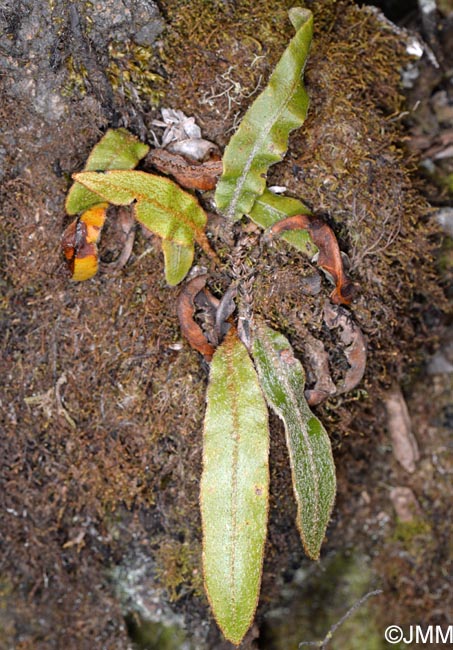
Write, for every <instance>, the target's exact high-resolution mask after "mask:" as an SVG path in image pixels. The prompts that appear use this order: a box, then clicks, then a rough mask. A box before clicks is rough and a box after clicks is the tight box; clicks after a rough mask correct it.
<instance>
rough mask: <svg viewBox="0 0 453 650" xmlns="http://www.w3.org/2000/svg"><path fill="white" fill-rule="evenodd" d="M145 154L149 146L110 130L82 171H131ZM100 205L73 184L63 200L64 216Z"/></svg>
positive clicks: (81, 186)
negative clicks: (64, 202)
mask: <svg viewBox="0 0 453 650" xmlns="http://www.w3.org/2000/svg"><path fill="white" fill-rule="evenodd" d="M148 151H149V146H148V145H147V144H143V143H142V142H140V141H139V140H138V139H137V138H136V137H135V136H134V135H132V133H129V131H127V130H126V129H109V130H108V131H106V133H105V135H104V137H103V138H102V139H101V140H99V142H98V143H97V145H95V147H94V148H93V150H92V152H91V154H90V156H89V158H88V160H87V163H86V165H85V170H86V171H105V170H107V169H133V168H134V167H136V166H137V165H138V163H139V162H140V160H141V159H142V158H144V157H145V156H146V154H147V153H148ZM99 202H100V201H99V196H98V195H97V194H95V193H94V192H91V191H90V190H88V189H87V188H86V187H84V186H83V185H81V184H80V183H74V185H73V186H72V187H71V189H70V190H69V192H68V195H67V197H66V212H67V213H68V214H77V213H78V212H82V211H84V210H87V209H88V208H90V207H91V206H93V205H96V203H99Z"/></svg>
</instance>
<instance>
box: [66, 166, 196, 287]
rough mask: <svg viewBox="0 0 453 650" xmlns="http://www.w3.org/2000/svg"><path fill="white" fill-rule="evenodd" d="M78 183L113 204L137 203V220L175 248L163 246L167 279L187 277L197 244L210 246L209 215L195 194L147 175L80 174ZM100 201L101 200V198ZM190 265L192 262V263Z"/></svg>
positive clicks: (134, 172) (116, 173)
mask: <svg viewBox="0 0 453 650" xmlns="http://www.w3.org/2000/svg"><path fill="white" fill-rule="evenodd" d="M74 178H75V180H77V181H79V182H80V183H82V184H83V185H84V186H85V187H87V188H88V189H89V190H90V191H92V192H95V193H96V194H97V195H98V197H99V196H101V197H102V198H104V199H105V200H106V201H109V203H113V204H114V205H129V204H131V203H133V202H135V205H134V211H135V217H136V219H137V220H138V221H139V222H140V223H142V224H143V225H144V226H145V227H146V228H148V230H150V231H151V232H153V233H154V234H156V235H158V236H159V237H161V238H162V239H163V240H164V241H165V242H170V243H171V244H172V246H168V245H165V246H164V256H165V262H166V265H167V264H168V266H166V277H167V281H168V283H169V284H172V285H173V284H177V282H180V281H181V280H182V279H183V278H184V277H185V275H186V273H187V271H188V270H189V269H190V265H191V263H192V260H193V256H194V242H195V241H197V242H198V243H199V244H200V245H201V246H202V247H203V248H204V247H205V246H207V245H208V244H207V240H206V235H205V233H204V228H205V226H206V220H207V218H206V214H205V212H204V211H203V209H202V208H201V206H200V204H199V203H198V201H197V200H196V198H195V197H194V196H192V194H189V193H188V192H184V190H182V189H181V188H180V187H179V185H177V184H176V183H174V182H173V181H171V180H169V179H168V178H163V177H162V176H155V175H154V174H148V173H146V172H139V171H115V170H114V171H107V172H104V173H97V172H81V173H79V174H74ZM98 200H99V199H98ZM189 262H190V263H189Z"/></svg>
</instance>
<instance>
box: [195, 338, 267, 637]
mask: <svg viewBox="0 0 453 650" xmlns="http://www.w3.org/2000/svg"><path fill="white" fill-rule="evenodd" d="M268 454H269V430H268V415H267V407H266V402H265V400H264V397H263V394H262V392H261V389H260V386H259V383H258V377H257V375H256V371H255V369H254V367H253V364H252V361H251V359H250V357H249V355H248V353H247V350H246V348H245V346H244V345H243V343H241V341H240V340H239V339H238V337H237V334H236V332H235V331H232V330H230V332H229V333H228V335H227V337H226V338H225V340H224V342H223V343H222V344H221V345H220V346H219V347H218V348H217V350H216V352H215V354H214V357H213V359H212V363H211V370H210V376H209V386H208V392H207V410H206V417H205V424H204V441H203V475H202V479H201V494H200V502H201V514H202V522H203V568H204V577H205V587H206V592H207V595H208V599H209V602H210V604H211V608H212V611H213V613H214V616H215V618H216V620H217V623H218V625H219V627H220V628H221V630H222V632H223V633H224V635H225V637H226V638H227V639H228V640H230V641H231V642H232V643H234V644H239V643H240V641H241V639H242V638H243V636H244V634H245V633H246V632H247V630H248V628H249V626H250V624H251V622H252V620H253V616H254V613H255V609H256V605H257V602H258V596H259V590H260V582H261V571H262V562H263V553H264V542H265V539H266V524H267V511H268V496H269V468H268Z"/></svg>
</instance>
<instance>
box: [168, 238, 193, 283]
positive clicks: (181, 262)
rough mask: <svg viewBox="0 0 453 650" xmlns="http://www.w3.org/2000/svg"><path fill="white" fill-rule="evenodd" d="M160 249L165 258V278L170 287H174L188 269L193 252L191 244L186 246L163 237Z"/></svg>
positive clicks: (182, 278)
mask: <svg viewBox="0 0 453 650" xmlns="http://www.w3.org/2000/svg"><path fill="white" fill-rule="evenodd" d="M162 251H163V253H164V259H165V279H166V280H167V282H168V284H169V285H170V286H171V287H174V286H176V285H177V284H179V283H180V282H181V281H182V280H184V278H185V277H186V275H187V274H188V272H189V271H190V267H191V266H192V262H193V254H194V250H193V246H192V248H186V247H185V246H180V245H179V244H175V243H174V242H172V241H168V240H167V239H164V240H162Z"/></svg>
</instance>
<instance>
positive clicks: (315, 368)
mask: <svg viewBox="0 0 453 650" xmlns="http://www.w3.org/2000/svg"><path fill="white" fill-rule="evenodd" d="M304 346H305V353H306V355H307V357H308V359H309V362H310V365H311V368H312V372H313V374H314V376H315V378H316V383H315V385H314V386H313V388H311V389H308V390H306V391H305V398H306V400H307V402H308V404H309V405H310V406H316V405H317V404H321V402H324V401H325V400H326V399H327V398H328V397H330V396H331V395H335V393H336V392H337V388H336V386H335V384H334V383H333V380H332V377H331V376H330V369H329V355H328V353H327V350H326V349H325V347H324V344H323V342H322V341H319V340H318V339H315V337H314V336H312V335H311V334H309V333H307V334H306V335H305V337H304Z"/></svg>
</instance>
